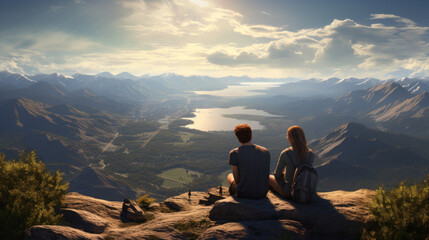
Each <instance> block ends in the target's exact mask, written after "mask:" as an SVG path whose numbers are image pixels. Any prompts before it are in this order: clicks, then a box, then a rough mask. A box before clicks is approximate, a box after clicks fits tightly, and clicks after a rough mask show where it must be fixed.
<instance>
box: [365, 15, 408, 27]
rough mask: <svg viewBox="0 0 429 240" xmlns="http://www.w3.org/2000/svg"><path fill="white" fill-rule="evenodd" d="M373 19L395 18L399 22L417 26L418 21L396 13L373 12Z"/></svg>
mask: <svg viewBox="0 0 429 240" xmlns="http://www.w3.org/2000/svg"><path fill="white" fill-rule="evenodd" d="M371 19H394V20H395V21H397V22H398V23H403V24H405V25H408V26H415V25H416V23H415V22H414V21H413V20H411V19H408V18H403V17H400V16H397V15H394V14H371Z"/></svg>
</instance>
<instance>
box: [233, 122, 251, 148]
mask: <svg viewBox="0 0 429 240" xmlns="http://www.w3.org/2000/svg"><path fill="white" fill-rule="evenodd" d="M234 132H235V136H237V138H238V141H239V142H241V143H247V142H250V140H252V129H251V128H250V126H249V125H248V124H245V123H243V124H238V125H237V126H235V128H234Z"/></svg>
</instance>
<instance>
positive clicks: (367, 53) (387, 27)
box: [0, 0, 429, 78]
mask: <svg viewBox="0 0 429 240" xmlns="http://www.w3.org/2000/svg"><path fill="white" fill-rule="evenodd" d="M106 2H107V3H108V4H110V5H108V8H107V7H105V9H101V10H100V12H102V13H103V14H101V13H100V12H98V11H95V9H96V8H97V7H99V6H98V5H96V4H94V3H93V2H90V1H86V2H85V1H82V0H80V1H78V0H75V1H74V2H73V1H70V4H65V5H64V7H63V8H56V7H51V8H49V6H51V5H46V7H45V8H46V9H47V10H46V11H47V12H46V14H52V15H51V16H53V17H54V18H55V19H59V17H62V14H63V13H68V15H67V18H66V19H67V23H70V22H72V20H74V21H78V22H79V19H81V18H84V19H87V20H88V21H92V20H94V21H93V24H90V25H91V26H88V27H87V28H85V27H83V28H82V29H83V30H84V31H85V32H87V33H86V34H83V33H82V32H83V31H82V32H81V31H79V32H77V31H76V29H75V27H74V26H70V24H65V23H64V22H62V23H61V22H60V23H59V24H58V25H59V26H61V24H65V25H67V26H68V27H67V28H58V27H57V25H56V24H52V25H50V24H47V25H48V26H49V27H46V29H44V28H43V26H47V25H46V24H38V25H37V26H42V27H41V28H40V29H37V30H32V29H30V30H29V28H24V29H23V30H22V31H21V32H19V31H17V30H15V29H14V31H9V32H7V33H8V34H3V33H2V38H0V70H2V69H5V70H13V71H15V72H23V73H24V72H27V73H37V72H62V73H66V74H72V73H74V72H82V73H97V72H101V71H111V72H113V73H115V72H116V73H119V72H123V71H128V72H131V73H134V74H136V75H138V74H145V73H150V74H161V73H163V72H175V73H178V74H183V75H192V74H199V75H212V76H226V75H250V76H254V77H289V76H292V77H305V78H308V77H328V76H332V75H336V76H338V77H347V76H356V77H359V76H363V77H366V76H373V77H387V76H391V74H392V73H394V72H396V71H399V70H401V71H402V70H404V71H406V72H410V73H411V74H412V75H416V76H421V75H426V76H428V75H429V62H428V56H429V41H428V32H429V28H428V27H426V26H419V25H417V24H416V23H415V22H414V21H412V20H411V19H408V18H404V17H401V16H398V15H394V14H372V15H370V16H369V18H370V19H371V22H370V24H362V23H360V22H359V21H357V20H354V19H334V20H332V22H330V23H329V24H327V25H326V26H322V27H317V28H305V29H297V30H290V29H288V27H285V25H284V23H281V24H280V23H279V25H269V24H267V23H266V22H265V23H262V22H258V19H252V21H251V22H250V21H249V19H248V16H243V15H242V13H239V12H237V11H234V10H231V9H226V8H224V7H222V6H220V5H218V4H217V3H218V2H219V1H205V0H162V1H159V0H123V1H106ZM83 3H84V4H83ZM87 7H90V8H89V9H90V10H87V11H85V9H86V8H87ZM115 8H117V9H115ZM72 9H74V10H72ZM111 9H115V11H112V10H111ZM53 11H56V12H53ZM67 11H75V12H72V13H70V12H67ZM104 11H112V12H109V13H110V14H109V15H108V16H109V17H108V18H106V17H105V16H104ZM259 11H260V10H259ZM48 12H49V13H48ZM85 14H87V15H91V16H87V15H85ZM256 15H259V16H260V17H263V18H265V19H266V18H267V16H268V15H270V13H268V12H264V11H260V12H256ZM262 15H265V16H262ZM11 16H12V15H11ZM75 16H79V17H75ZM110 16H112V17H111V18H112V19H110ZM31 19H37V18H35V17H34V18H31ZM85 21H86V20H85ZM85 21H83V22H79V23H80V25H83V23H84V22H85ZM104 23H105V24H104ZM22 26H27V24H22ZM100 26H107V27H106V28H103V29H100V28H102V27H100Z"/></svg>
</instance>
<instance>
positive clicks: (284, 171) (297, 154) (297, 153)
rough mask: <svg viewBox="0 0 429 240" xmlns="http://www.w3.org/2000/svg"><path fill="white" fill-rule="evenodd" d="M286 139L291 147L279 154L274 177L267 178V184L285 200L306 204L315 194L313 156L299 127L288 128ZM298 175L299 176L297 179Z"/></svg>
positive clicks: (315, 181) (315, 173) (315, 176)
mask: <svg viewBox="0 0 429 240" xmlns="http://www.w3.org/2000/svg"><path fill="white" fill-rule="evenodd" d="M287 139H288V141H289V143H290V145H291V147H289V148H286V149H285V150H283V151H282V152H281V154H280V156H279V159H278V162H277V167H276V170H275V171H274V175H270V177H269V183H270V186H271V187H272V188H273V189H274V190H275V191H277V192H278V193H279V194H280V195H282V196H283V197H285V198H289V199H290V198H291V199H293V200H297V201H298V202H308V201H310V200H311V198H312V197H313V195H315V192H316V185H317V172H316V171H315V170H314V169H313V167H312V164H313V161H314V157H315V155H314V153H313V151H312V150H311V149H309V148H308V146H307V141H306V139H305V135H304V130H303V129H302V128H301V127H299V126H292V127H290V128H289V129H288V131H287ZM297 168H298V170H297ZM294 175H295V183H294ZM298 175H301V176H299V177H297V176H298ZM299 178H301V179H299ZM302 178H304V179H305V180H302ZM297 181H298V182H297ZM294 184H295V185H294ZM294 188H295V189H294ZM294 194H295V196H294Z"/></svg>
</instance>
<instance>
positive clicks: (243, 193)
mask: <svg viewBox="0 0 429 240" xmlns="http://www.w3.org/2000/svg"><path fill="white" fill-rule="evenodd" d="M229 164H230V165H234V166H238V173H239V177H240V182H239V183H238V184H237V196H239V197H245V198H263V197H265V196H266V195H267V192H268V188H269V183H268V178H269V175H270V152H269V151H268V150H267V149H266V148H264V147H261V146H258V145H255V144H253V145H249V146H240V147H238V148H235V149H233V150H231V151H230V152H229Z"/></svg>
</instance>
